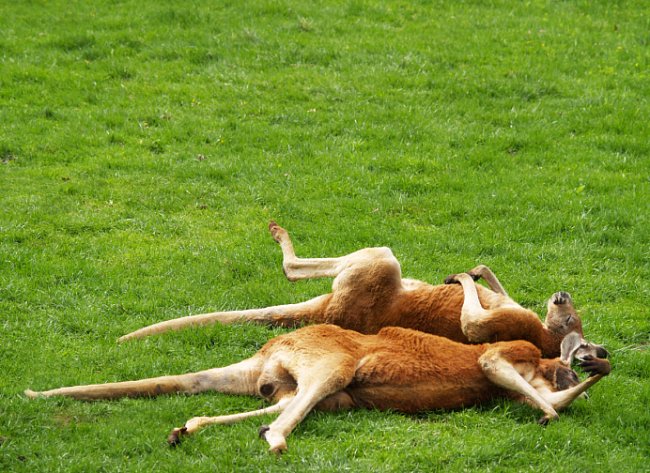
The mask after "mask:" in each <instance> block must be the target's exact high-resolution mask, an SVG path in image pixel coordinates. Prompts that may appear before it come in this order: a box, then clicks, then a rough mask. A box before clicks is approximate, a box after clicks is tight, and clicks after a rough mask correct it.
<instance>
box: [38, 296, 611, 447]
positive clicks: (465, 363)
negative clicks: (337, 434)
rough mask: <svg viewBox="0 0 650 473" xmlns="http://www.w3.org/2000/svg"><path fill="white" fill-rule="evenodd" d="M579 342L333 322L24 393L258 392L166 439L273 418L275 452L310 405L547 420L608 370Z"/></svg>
mask: <svg viewBox="0 0 650 473" xmlns="http://www.w3.org/2000/svg"><path fill="white" fill-rule="evenodd" d="M467 292H469V291H467ZM474 292H475V291H474ZM581 345H582V344H581V339H580V336H579V335H578V334H577V333H575V332H574V333H571V334H569V335H567V336H566V337H565V338H564V340H563V341H562V343H561V356H560V357H559V358H556V359H542V358H541V353H540V351H539V349H538V348H537V347H535V346H534V345H532V344H531V343H529V342H526V341H522V340H519V341H510V342H498V343H493V344H481V345H466V344H462V343H458V342H454V341H451V340H449V339H447V338H444V337H439V336H436V335H429V334H425V333H422V332H418V331H415V330H410V329H405V328H398V327H388V328H384V329H382V330H380V331H379V333H378V334H376V335H362V334H360V333H358V332H354V331H351V330H346V329H343V328H341V327H338V326H336V325H312V326H308V327H304V328H301V329H299V330H296V331H294V332H291V333H288V334H285V335H281V336H279V337H276V338H274V339H272V340H270V341H269V342H268V343H266V345H264V346H263V347H262V349H260V350H259V352H257V354H255V355H254V356H253V357H251V358H249V359H247V360H244V361H242V362H240V363H236V364H233V365H230V366H227V367H225V368H214V369H209V370H206V371H200V372H198V373H191V374H183V375H178V376H161V377H158V378H149V379H143V380H139V381H126V382H118V383H109V384H94V385H88V386H74V387H65V388H59V389H52V390H50V391H43V392H34V391H31V390H27V391H25V393H26V394H27V395H28V396H29V397H33V398H35V397H40V396H42V397H49V396H70V397H73V398H76V399H110V398H117V397H122V396H156V395H158V394H163V393H172V392H184V393H198V392H202V391H208V390H214V391H219V392H223V393H230V394H248V395H260V396H262V397H264V398H266V399H269V400H273V401H274V402H275V404H274V405H272V406H270V407H266V408H263V409H259V410H256V411H252V412H245V413H241V414H234V415H225V416H219V417H194V418H192V419H190V420H189V421H188V422H186V423H185V425H184V426H183V427H181V428H176V429H174V430H172V432H171V434H170V436H169V438H168V441H169V443H170V444H171V445H175V444H177V443H178V442H179V441H180V437H181V436H183V435H188V434H190V433H193V432H195V431H197V430H199V429H200V428H202V427H204V426H206V425H209V424H230V423H234V422H238V421H240V420H242V419H246V418H249V417H253V416H259V415H263V414H269V413H279V416H278V417H277V418H276V419H275V420H274V421H273V422H272V423H271V424H270V425H269V426H268V427H266V426H265V427H262V428H261V429H260V435H261V436H262V437H264V438H265V439H266V441H267V442H268V444H269V447H270V450H271V451H272V452H282V451H284V450H286V449H287V443H286V437H287V436H288V435H289V434H290V433H291V431H293V429H294V428H295V427H296V426H297V425H298V424H299V423H300V422H301V421H302V419H304V418H305V416H306V415H307V414H308V413H309V412H310V411H311V410H312V409H320V410H326V411H335V410H339V409H351V408H376V409H390V410H397V411H402V412H417V411H421V410H430V409H454V408H462V407H465V406H471V405H475V404H480V403H483V402H486V401H489V400H491V399H494V398H499V397H505V398H510V399H513V400H515V401H519V402H527V403H528V404H530V405H532V406H533V407H536V408H538V409H540V410H541V411H542V412H543V413H544V414H543V417H542V418H541V419H540V423H543V424H545V423H547V422H548V421H550V420H553V419H556V418H557V417H558V414H557V411H558V410H561V409H563V408H565V407H567V406H568V405H569V404H571V402H572V401H573V400H574V399H576V398H577V397H578V396H580V395H581V394H582V393H583V392H584V391H585V390H586V389H587V388H589V387H590V386H592V385H593V384H595V383H596V382H597V381H598V380H600V379H601V378H602V377H603V376H605V375H607V374H608V373H609V371H610V365H609V361H607V360H603V359H599V358H593V357H591V356H590V355H589V354H588V353H587V354H585V353H580V352H582V351H584V347H582V346H581ZM574 356H576V357H577V358H582V359H583V361H582V362H581V366H582V367H583V368H584V369H585V370H586V371H588V372H589V373H590V377H589V378H588V379H586V380H585V381H583V382H580V381H579V379H578V376H577V374H576V373H575V372H574V371H572V370H571V368H570V363H571V360H572V358H573V357H574Z"/></svg>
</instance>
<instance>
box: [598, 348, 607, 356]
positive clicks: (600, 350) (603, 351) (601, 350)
mask: <svg viewBox="0 0 650 473" xmlns="http://www.w3.org/2000/svg"><path fill="white" fill-rule="evenodd" d="M596 355H597V356H598V358H608V357H609V352H608V351H607V350H605V349H604V348H603V347H598V348H596Z"/></svg>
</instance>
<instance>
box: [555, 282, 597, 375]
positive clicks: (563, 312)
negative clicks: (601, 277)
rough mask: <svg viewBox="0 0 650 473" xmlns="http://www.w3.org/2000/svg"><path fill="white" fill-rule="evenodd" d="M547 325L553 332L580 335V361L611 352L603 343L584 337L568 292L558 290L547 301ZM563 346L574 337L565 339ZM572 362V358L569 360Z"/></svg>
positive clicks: (574, 355) (578, 347)
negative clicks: (593, 341)
mask: <svg viewBox="0 0 650 473" xmlns="http://www.w3.org/2000/svg"><path fill="white" fill-rule="evenodd" d="M545 324H546V326H547V327H548V329H549V330H550V331H551V332H554V333H556V334H558V335H561V336H568V335H571V334H575V335H576V336H578V339H577V340H578V341H579V343H578V346H576V347H575V353H574V354H573V357H575V358H576V359H577V360H579V361H583V360H584V359H585V358H586V357H588V356H592V357H595V358H607V357H608V356H609V353H608V352H607V350H605V348H603V347H602V346H601V345H597V344H595V343H591V342H589V341H587V340H585V339H584V338H583V333H582V321H581V320H580V317H579V316H578V313H577V311H576V309H575V307H574V306H573V300H572V299H571V295H570V294H569V293H568V292H564V291H561V292H556V293H555V294H553V295H552V296H551V298H550V299H549V300H548V303H547V313H546V321H545ZM563 340H564V341H563V342H562V346H563V347H564V343H565V342H567V343H568V340H574V338H570V339H567V338H566V337H565V338H564V339H563ZM569 363H570V360H569Z"/></svg>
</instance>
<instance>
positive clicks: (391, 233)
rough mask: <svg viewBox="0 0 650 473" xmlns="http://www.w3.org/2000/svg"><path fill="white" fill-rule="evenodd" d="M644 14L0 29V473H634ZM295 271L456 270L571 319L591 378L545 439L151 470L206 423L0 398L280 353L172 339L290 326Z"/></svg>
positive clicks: (638, 426)
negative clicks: (286, 308)
mask: <svg viewBox="0 0 650 473" xmlns="http://www.w3.org/2000/svg"><path fill="white" fill-rule="evenodd" d="M649 14H650V10H649V8H648V6H647V4H645V3H644V2H640V1H639V2H635V1H630V2H585V1H575V2H540V1H531V2H517V3H515V2H502V1H494V2H435V1H431V2H428V1H420V2H374V1H370V0H368V1H354V0H352V1H340V2H338V1H337V2H313V3H312V2H309V3H307V2H293V1H288V0H286V1H278V2H270V1H265V0H261V1H255V2H231V1H223V2H194V3H191V4H183V5H181V4H179V3H177V2H149V1H144V2H142V1H140V2H133V1H128V0H127V1H97V2H60V1H56V0H55V1H48V2H44V1H32V2H13V3H10V2H3V3H2V4H1V5H0V31H1V32H2V34H1V35H0V104H1V107H0V205H1V209H2V210H1V211H0V314H1V315H0V324H1V325H0V346H1V349H0V470H2V471H48V472H49V471H66V472H74V471H110V472H119V471H151V470H153V469H156V470H158V471H178V470H192V471H208V470H209V471H215V470H217V471H346V470H349V471H587V470H593V471H615V472H617V473H622V472H628V471H629V472H638V471H650V470H649V467H648V458H649V456H650V448H649V447H650V446H649V444H648V440H647V439H648V435H649V432H650V415H649V412H648V405H650V382H649V377H650V356H649V354H648V349H647V347H648V343H649V341H650V319H649V318H648V310H647V302H648V300H649V299H650V289H649V286H648V283H647V281H648V279H649V278H650V263H649V261H650V259H649V257H650V252H649V250H648V248H650V236H649V235H650V224H649V222H648V216H649V215H650V206H649V204H648V202H649V197H650V192H649V186H650V161H649V155H650V144H649V142H648V136H650V128H649V125H648V124H649V123H650V108H649V106H648V105H649V104H648V97H650V78H649V76H648V70H649V66H650V64H649V61H648V53H647V51H648V42H649V41H650V36H649V34H648V31H650V20H649V18H650V15H649ZM270 219H276V220H277V221H278V222H280V223H281V224H282V225H284V226H285V227H286V228H288V229H289V231H290V232H291V233H292V235H293V237H294V240H295V244H296V247H297V251H298V253H299V254H301V255H305V256H331V255H337V254H344V253H347V252H351V251H353V250H356V249H358V248H360V247H364V246H372V245H387V246H390V247H391V248H392V249H393V250H394V252H395V253H396V255H398V258H399V259H400V261H401V262H402V269H403V272H404V274H405V275H407V276H409V277H415V278H419V279H425V280H427V281H430V282H437V281H441V280H442V278H443V277H444V276H445V275H447V274H449V273H452V272H457V271H460V270H464V269H467V268H469V267H472V266H474V265H475V264H477V263H478V262H482V263H485V264H488V265H489V266H491V267H492V268H493V269H494V270H495V271H496V272H497V274H498V275H499V276H500V277H501V279H502V281H503V282H504V284H505V285H506V287H507V288H508V290H509V291H510V293H511V294H512V295H513V296H514V297H515V298H516V299H517V300H518V301H520V302H521V303H523V304H524V305H526V306H527V307H530V308H532V309H534V310H536V311H538V312H540V313H543V311H544V307H543V302H544V301H545V300H546V298H547V297H548V296H549V295H550V294H551V293H553V292H554V291H556V290H560V289H563V290H568V291H570V292H571V293H572V294H573V296H574V299H575V301H576V303H577V305H578V306H579V307H580V309H581V312H582V315H583V320H584V326H585V332H586V334H587V335H588V337H589V338H590V339H592V340H594V341H598V342H602V343H604V344H605V345H606V346H607V348H608V349H609V350H610V352H611V354H612V356H611V361H612V364H613V372H612V374H611V375H610V376H609V378H607V379H605V380H604V381H603V382H601V383H599V384H598V385H597V386H595V387H594V388H593V389H592V390H591V399H590V400H589V401H579V402H576V403H575V404H574V406H572V407H571V408H570V409H569V410H568V411H567V412H566V413H565V414H564V415H563V416H562V418H561V420H560V421H559V422H557V423H555V424H552V425H550V426H549V427H547V428H540V427H539V426H537V425H536V424H535V422H534V421H535V420H536V418H537V417H538V414H537V413H536V412H534V411H533V410H532V409H530V408H528V407H525V406H516V405H512V404H508V403H498V404H495V405H489V406H483V407H481V408H474V409H467V410H464V411H458V412H452V413H449V412H432V413H423V414H421V415H419V416H414V417H409V416H404V415H400V414H396V413H382V412H373V411H358V412H346V413H339V414H334V415H332V414H327V415H326V414H318V413H316V414H313V415H310V416H309V417H308V419H306V421H305V422H303V424H301V426H300V427H299V428H298V429H297V430H296V432H294V434H293V435H292V436H291V437H290V438H289V448H290V450H289V452H288V453H287V454H286V455H284V456H283V457H281V458H275V457H273V456H271V455H269V454H268V453H267V452H266V447H265V444H264V443H263V442H261V441H260V440H258V439H257V438H256V431H257V426H258V424H259V423H261V422H262V421H258V420H253V421H250V422H244V423H242V424H239V425H236V426H231V427H222V428H217V427H215V428H211V429H207V430H205V431H204V432H203V433H201V434H200V435H197V436H196V437H195V438H192V439H190V440H189V441H187V442H185V443H184V444H183V445H182V447H181V448H178V449H174V450H170V449H169V448H167V446H166V445H165V437H166V434H167V433H168V431H169V430H170V428H171V427H172V426H177V425H179V424H182V423H183V422H184V421H185V420H186V419H188V418H189V417H192V416H195V415H201V414H210V413H215V414H216V413H229V412H237V411H242V410H246V409H251V408H255V407H257V406H258V405H259V401H257V400H254V399H248V398H241V397H229V396H223V395H219V394H205V395H200V396H193V397H189V396H169V397H164V398H158V399H155V400H153V399H140V400H124V401H116V402H96V403H83V402H76V401H71V400H66V399H52V400H39V401H28V400H27V399H25V397H24V396H22V391H23V390H24V389H25V388H27V387H31V388H34V389H45V388H51V387H56V386H60V385H67V384H78V383H90V382H104V381H116V380H123V379H130V378H137V377H145V376H154V375H159V374H163V373H174V372H186V371H188V370H198V369H203V368H208V367H212V366H219V365H224V364H227V363H231V362H234V361H237V360H240V359H241V358H243V357H245V356H248V355H250V354H252V353H253V352H255V350H256V349H257V348H259V347H260V346H261V345H262V344H263V343H264V342H265V341H266V340H267V339H268V338H269V337H271V336H272V335H273V334H276V333H279V331H277V330H275V331H273V330H271V331H269V330H267V329H265V328H261V327H253V326H231V327H212V328H209V329H201V330H195V331H185V332H182V333H176V334H173V335H169V336H162V337H157V338H152V339H148V340H145V341H139V342H135V343H128V344H125V345H121V346H117V345H116V344H115V339H116V338H117V337H118V336H120V335H122V334H124V333H127V332H129V331H132V330H134V329H136V328H138V327H140V326H143V325H146V324H149V323H153V322H156V321H160V320H164V319H167V318H171V317H177V316H181V315H185V314H190V313H199V312H203V311H209V310H217V309H235V308H249V307H258V306H265V305H271V304H278V303H285V302H293V301H300V300H304V299H307V298H309V297H312V296H314V295H317V294H319V293H322V292H324V291H326V290H327V289H328V287H329V281H309V282H300V283H296V284H291V283H289V282H287V281H286V280H285V279H284V278H283V276H282V272H281V270H280V252H279V249H278V248H277V247H276V244H275V243H274V242H273V241H272V240H271V238H270V237H269V236H268V234H267V233H266V224H267V222H268V220H270Z"/></svg>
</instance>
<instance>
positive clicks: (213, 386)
mask: <svg viewBox="0 0 650 473" xmlns="http://www.w3.org/2000/svg"><path fill="white" fill-rule="evenodd" d="M260 368H261V360H260V358H258V357H253V358H249V359H247V360H244V361H241V362H239V363H235V364H233V365H230V366H224V367H223V368H212V369H209V370H204V371H199V372H196V373H187V374H180V375H170V376H158V377H156V378H146V379H138V380H135V381H120V382H117V383H104V384H87V385H80V386H67V387H63V388H56V389H50V390H48V391H32V390H31V389H26V390H25V395H26V396H27V397H30V398H32V399H36V398H39V397H52V396H66V397H71V398H74V399H80V400H85V401H91V400H96V399H117V398H121V397H143V396H144V397H152V396H158V395H160V394H170V393H186V394H196V393H200V392H204V391H217V392H222V393H227V394H248V395H255V394H257V378H258V377H259V374H260Z"/></svg>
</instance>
